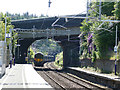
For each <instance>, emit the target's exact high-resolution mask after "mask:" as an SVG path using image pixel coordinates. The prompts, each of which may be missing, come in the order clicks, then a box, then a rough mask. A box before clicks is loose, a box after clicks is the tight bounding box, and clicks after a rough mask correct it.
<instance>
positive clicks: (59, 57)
mask: <svg viewBox="0 0 120 90" xmlns="http://www.w3.org/2000/svg"><path fill="white" fill-rule="evenodd" d="M55 64H56V65H57V66H60V67H62V66H63V52H61V53H59V54H57V55H56V58H55Z"/></svg>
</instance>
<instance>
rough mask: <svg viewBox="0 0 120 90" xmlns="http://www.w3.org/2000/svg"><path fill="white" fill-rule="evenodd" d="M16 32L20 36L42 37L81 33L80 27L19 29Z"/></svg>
mask: <svg viewBox="0 0 120 90" xmlns="http://www.w3.org/2000/svg"><path fill="white" fill-rule="evenodd" d="M16 32H17V33H18V35H19V38H41V37H49V38H50V37H53V36H67V35H68V36H69V35H79V34H80V28H71V29H66V30H65V29H64V30H63V29H58V30H56V29H44V30H40V29H17V30H16Z"/></svg>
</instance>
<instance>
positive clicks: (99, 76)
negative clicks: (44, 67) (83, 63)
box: [67, 67, 120, 90]
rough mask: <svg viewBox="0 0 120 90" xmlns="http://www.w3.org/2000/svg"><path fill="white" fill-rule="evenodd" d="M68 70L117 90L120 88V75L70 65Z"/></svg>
mask: <svg viewBox="0 0 120 90" xmlns="http://www.w3.org/2000/svg"><path fill="white" fill-rule="evenodd" d="M67 70H68V71H69V72H70V73H73V74H75V75H77V76H79V77H80V78H83V79H86V80H89V81H91V82H93V83H98V84H101V85H103V86H107V87H110V88H113V89H116V90H120V76H116V75H113V74H105V73H98V72H94V71H89V70H84V69H81V68H79V67H68V68H67Z"/></svg>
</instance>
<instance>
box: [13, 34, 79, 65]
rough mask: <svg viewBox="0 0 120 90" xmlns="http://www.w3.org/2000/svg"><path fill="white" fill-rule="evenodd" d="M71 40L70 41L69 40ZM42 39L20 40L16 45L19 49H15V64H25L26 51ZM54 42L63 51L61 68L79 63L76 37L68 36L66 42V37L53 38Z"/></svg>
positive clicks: (77, 39)
mask: <svg viewBox="0 0 120 90" xmlns="http://www.w3.org/2000/svg"><path fill="white" fill-rule="evenodd" d="M71 38H72V39H71ZM40 39H44V38H27V39H20V40H19V41H18V43H19V44H20V47H17V48H16V55H15V59H16V63H19V64H25V63H26V61H25V57H26V56H27V50H28V48H29V46H30V45H31V44H32V43H33V42H34V41H36V40H40ZM54 40H55V41H59V42H58V44H59V45H60V46H61V48H62V49H63V66H64V67H67V66H76V65H77V64H78V63H79V38H78V35H76V36H70V40H68V36H61V37H54Z"/></svg>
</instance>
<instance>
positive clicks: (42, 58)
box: [34, 53, 55, 66]
mask: <svg viewBox="0 0 120 90" xmlns="http://www.w3.org/2000/svg"><path fill="white" fill-rule="evenodd" d="M54 60H55V59H54V56H47V55H44V54H43V53H36V54H35V55H34V65H35V66H43V65H44V63H46V62H50V61H54Z"/></svg>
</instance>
